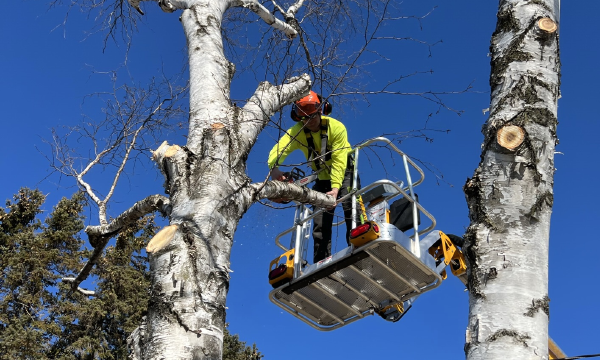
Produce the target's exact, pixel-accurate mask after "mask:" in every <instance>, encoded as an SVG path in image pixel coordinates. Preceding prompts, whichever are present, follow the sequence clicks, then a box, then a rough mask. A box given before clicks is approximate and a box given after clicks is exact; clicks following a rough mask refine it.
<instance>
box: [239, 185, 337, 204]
mask: <svg viewBox="0 0 600 360" xmlns="http://www.w3.org/2000/svg"><path fill="white" fill-rule="evenodd" d="M249 190H250V191H251V193H252V198H253V199H254V201H256V200H260V199H287V200H295V201H298V202H300V203H303V204H311V205H314V206H316V207H319V208H329V207H332V206H334V205H335V203H336V201H335V199H334V198H333V196H330V195H325V194H324V193H321V192H318V191H314V190H311V189H309V188H307V187H304V186H299V185H296V184H292V183H287V182H283V181H267V182H266V183H255V184H250V185H249Z"/></svg>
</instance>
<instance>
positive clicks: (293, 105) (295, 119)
mask: <svg viewBox="0 0 600 360" xmlns="http://www.w3.org/2000/svg"><path fill="white" fill-rule="evenodd" d="M290 117H291V118H292V120H294V121H300V118H299V117H298V115H296V104H292V112H291V113H290Z"/></svg>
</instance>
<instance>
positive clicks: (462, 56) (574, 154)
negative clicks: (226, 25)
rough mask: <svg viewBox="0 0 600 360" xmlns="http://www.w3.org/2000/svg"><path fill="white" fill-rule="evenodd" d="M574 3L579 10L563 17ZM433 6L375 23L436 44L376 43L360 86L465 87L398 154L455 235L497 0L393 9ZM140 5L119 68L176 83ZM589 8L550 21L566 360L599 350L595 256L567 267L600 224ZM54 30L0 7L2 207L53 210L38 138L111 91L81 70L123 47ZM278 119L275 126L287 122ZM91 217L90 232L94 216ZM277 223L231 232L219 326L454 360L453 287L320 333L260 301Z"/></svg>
mask: <svg viewBox="0 0 600 360" xmlns="http://www.w3.org/2000/svg"><path fill="white" fill-rule="evenodd" d="M575 3H577V5H579V6H580V8H573V6H574V5H575ZM146 5H152V4H146ZM435 5H438V7H437V8H436V9H435V11H434V12H433V13H432V14H431V15H430V16H429V17H428V18H427V19H426V20H425V21H424V22H423V30H419V29H418V26H415V24H414V23H413V24H411V23H410V22H407V23H402V24H403V25H397V26H390V27H389V29H385V30H386V31H389V32H390V33H393V34H396V35H397V36H404V34H410V35H411V36H418V37H419V38H420V39H423V40H426V41H428V42H436V41H437V40H443V42H442V43H439V44H437V45H436V46H434V47H433V48H432V50H431V51H432V56H431V57H428V51H427V49H426V48H423V47H418V46H414V45H411V44H404V43H394V44H390V45H391V46H392V47H394V48H393V49H392V50H393V51H392V53H393V55H394V58H393V59H392V61H389V62H387V63H384V64H381V65H380V66H377V67H375V68H372V69H371V70H370V71H371V73H370V76H371V77H372V78H373V79H377V80H380V81H386V80H387V79H388V78H389V77H390V74H395V73H410V72H412V71H415V70H429V69H434V70H435V73H434V74H433V75H428V76H425V77H419V78H417V79H416V80H414V81H412V82H408V83H407V85H406V86H407V87H406V88H405V90H406V91H410V90H411V88H410V86H414V87H415V88H421V89H422V88H426V89H433V90H440V91H441V90H446V91H454V90H460V89H463V88H464V87H466V86H467V85H468V84H470V83H472V84H473V91H472V92H471V93H468V94H461V95H455V96H451V97H448V98H447V99H446V101H447V103H448V104H449V105H450V106H452V107H453V108H455V109H460V110H464V113H463V115H462V116H457V115H456V114H454V113H452V112H450V111H441V112H440V113H439V114H437V115H436V116H434V117H433V118H432V119H431V120H430V121H429V123H428V126H429V127H431V128H434V129H449V130H450V132H448V133H430V134H431V135H433V138H434V140H433V142H427V141H424V140H423V139H416V138H411V139H407V140H405V141H403V142H402V143H401V145H400V148H401V149H402V150H403V151H405V152H406V153H407V154H409V155H411V156H412V157H414V158H417V159H419V160H421V161H423V162H424V163H427V164H429V166H430V167H432V168H436V169H438V171H437V172H436V173H435V174H434V173H432V172H427V173H426V180H425V184H423V185H422V186H420V187H419V188H418V193H419V196H420V200H421V203H422V204H423V205H424V206H425V208H427V209H428V210H429V211H430V212H431V213H432V214H433V215H434V216H435V217H436V219H437V223H438V228H439V229H440V230H443V231H445V232H447V233H454V234H459V235H460V234H463V232H464V230H465V229H466V227H467V226H468V224H469V222H468V216H467V206H466V202H465V199H464V194H463V192H462V190H461V188H462V185H463V184H464V183H465V180H466V179H467V178H468V177H470V176H471V175H472V174H473V171H474V170H475V168H476V167H477V165H478V162H479V155H480V145H481V141H482V135H481V133H480V129H481V125H482V124H483V123H484V121H485V119H486V117H485V115H484V114H483V112H482V110H483V109H485V108H487V107H488V105H489V85H488V77H489V71H490V67H489V57H488V56H487V55H488V52H489V42H490V36H491V34H492V32H493V30H494V28H495V21H496V18H495V16H496V10H497V8H496V7H497V1H480V0H459V1H454V2H449V1H440V0H437V1H431V0H421V1H405V2H404V3H403V4H402V5H401V8H402V9H403V11H405V12H406V14H415V15H421V14H425V13H427V12H428V11H429V10H430V9H431V8H433V7H434V6H435ZM145 9H146V13H147V14H146V16H145V17H144V19H143V23H142V24H141V25H140V28H139V32H138V33H137V34H135V37H134V41H133V46H132V48H131V50H130V52H129V60H128V64H129V66H128V68H127V71H125V73H126V74H130V75H131V76H132V77H133V78H134V79H135V81H137V82H144V81H146V80H147V79H149V78H150V77H151V76H152V75H153V74H156V73H158V72H159V71H161V70H162V69H167V70H166V71H167V72H171V73H175V72H176V71H177V70H179V69H180V68H181V65H182V63H183V62H184V61H185V49H184V47H185V38H184V35H183V32H182V30H181V26H180V23H179V22H178V21H177V17H178V15H177V14H171V15H169V14H165V13H162V12H161V11H159V10H158V9H155V8H154V6H152V7H151V6H146V7H145ZM582 9H585V10H582ZM599 11H600V2H597V1H592V0H582V1H579V2H564V3H563V6H562V14H561V24H560V40H561V61H562V87H561V91H562V98H561V99H560V101H559V122H560V124H559V127H558V137H559V139H560V145H559V146H558V147H557V151H559V152H560V153H559V154H557V155H556V168H557V171H556V176H555V189H554V190H555V197H554V199H555V202H554V212H553V216H552V225H551V238H550V244H551V247H550V280H549V284H550V285H549V286H550V289H549V296H550V299H551V303H550V306H551V314H550V336H551V337H552V338H553V339H554V340H555V341H556V342H557V343H558V344H559V346H560V347H561V348H562V349H563V350H564V351H565V352H566V353H567V354H568V355H571V356H574V355H582V354H595V353H600V347H598V345H597V344H596V340H597V330H596V324H597V323H598V322H599V321H600V308H599V307H598V306H597V302H598V300H597V296H598V290H597V289H598V285H600V284H599V280H598V279H597V276H596V273H595V271H596V268H597V266H595V265H596V264H595V262H594V258H593V257H581V255H582V254H585V253H593V252H594V251H595V247H596V244H597V239H596V237H595V229H594V228H593V227H591V225H593V224H595V223H596V221H598V220H600V217H599V215H600V211H599V210H598V206H597V202H598V200H600V196H599V195H600V194H599V190H598V187H597V186H595V183H596V179H597V178H599V177H600V173H599V171H598V169H597V163H596V162H595V161H594V160H593V159H594V158H595V155H596V154H597V153H598V152H599V150H600V145H598V141H597V140H596V139H595V138H596V134H597V133H598V130H600V126H599V125H598V115H597V111H596V109H595V106H594V104H596V102H597V99H596V95H597V91H596V89H595V87H596V86H595V85H596V84H597V83H598V82H599V80H600V79H599V77H600V76H599V70H598V67H597V65H596V64H597V58H598V55H599V52H600V51H599V50H598V46H597V45H598V42H597V40H593V39H594V36H593V35H592V34H594V33H595V30H596V29H595V25H594V24H595V20H596V19H595V16H596V14H597V13H598V12H599ZM63 20H64V9H61V8H56V9H51V10H49V11H48V9H47V7H46V6H45V5H44V1H36V2H33V1H17V2H12V3H11V11H10V12H9V11H4V12H2V14H1V15H0V30H1V33H2V36H1V37H0V49H1V50H0V68H1V69H2V71H1V72H0V84H1V86H2V87H1V94H0V106H1V108H2V112H0V124H1V125H0V126H1V129H2V130H1V131H0V134H1V137H2V141H3V143H4V144H5V151H4V152H3V154H2V155H1V156H0V165H1V166H2V169H3V170H4V174H5V175H4V176H3V177H2V180H1V184H2V187H1V188H0V189H1V193H0V197H1V198H2V199H8V198H10V197H11V196H12V194H14V193H15V192H17V190H18V189H19V188H20V187H22V186H29V187H39V188H40V189H41V190H42V191H43V192H44V193H47V194H48V196H49V201H48V202H49V204H52V203H55V202H56V201H57V200H58V199H59V198H60V197H62V196H68V195H70V194H71V193H72V192H73V191H74V190H75V187H74V182H73V181H72V180H70V179H65V178H62V179H60V178H59V177H58V176H55V175H53V176H50V177H47V176H48V174H49V170H48V163H47V162H46V160H45V159H44V156H43V153H46V154H47V152H48V148H47V146H45V145H44V142H43V139H48V138H50V128H52V127H56V126H61V125H76V124H78V123H80V122H81V121H82V119H83V117H82V114H88V115H90V116H92V117H93V116H97V111H98V109H97V108H96V109H94V106H96V107H97V105H96V104H95V103H93V102H87V103H83V97H84V96H85V95H86V94H90V93H93V92H97V91H106V90H109V89H110V83H109V82H108V81H106V78H105V77H103V76H99V75H92V74H91V71H90V70H91V69H92V68H93V69H96V70H101V71H106V70H111V69H115V68H116V67H117V66H119V64H122V63H123V59H124V50H125V49H124V47H123V46H122V45H120V46H116V45H115V44H113V43H111V42H109V43H108V46H107V47H106V49H105V50H104V51H103V44H102V35H101V34H94V33H91V34H88V32H89V31H90V29H91V28H92V19H87V18H86V17H85V16H83V15H82V14H78V13H76V12H74V13H72V14H71V15H70V16H69V19H68V21H67V23H66V25H65V26H59V27H57V26H58V25H60V24H61V23H62V22H63ZM404 24H406V25H404ZM53 29H54V30H53ZM123 78H124V79H126V78H127V76H123ZM256 85H257V83H256V81H255V80H254V77H244V76H241V77H240V78H239V79H237V80H236V81H234V84H233V93H234V94H235V96H239V97H242V96H243V95H244V94H250V93H251V92H252V91H253V90H254V88H255V86H256ZM435 110H436V109H435V108H432V107H431V105H430V104H429V103H427V102H426V101H422V100H420V99H418V98H393V97H377V98H370V104H367V103H366V102H364V103H359V104H357V106H356V108H353V109H350V108H346V109H337V108H334V112H333V114H332V116H334V117H336V118H338V119H339V120H341V121H343V122H344V123H345V124H346V126H347V128H348V130H349V137H350V142H351V143H352V144H357V143H360V142H362V141H363V140H365V139H367V138H369V137H372V136H377V135H380V134H382V133H397V132H405V131H410V130H414V129H420V128H423V126H425V120H426V119H427V115H428V114H429V113H431V112H432V111H435ZM288 112H289V110H288V109H286V110H284V113H285V114H287V113H288ZM286 121H287V123H284V124H285V125H287V126H291V125H292V123H291V121H290V120H286ZM276 136H277V134H276V132H273V131H267V132H266V133H264V134H262V135H261V137H260V138H259V141H258V143H257V146H256V147H255V149H254V150H253V152H252V154H251V156H250V158H249V160H248V172H249V175H250V176H251V177H252V178H253V180H255V181H260V180H262V179H263V178H264V176H265V174H266V170H267V169H266V165H265V162H266V157H267V154H268V151H269V149H270V147H271V146H272V144H273V141H274V138H275V137H276ZM169 140H170V141H171V142H176V143H179V144H183V143H184V141H185V139H184V138H183V137H182V136H181V134H173V135H172V136H170V137H169ZM362 165H365V166H366V165H367V164H366V163H363V164H362ZM362 165H361V166H362ZM386 167H387V171H388V172H389V173H390V174H392V176H394V174H395V172H399V171H401V169H400V168H398V167H393V166H392V165H391V164H390V163H388V164H386ZM361 171H362V172H363V173H364V174H365V175H364V176H365V178H368V177H373V178H376V177H380V176H383V172H382V170H381V169H380V168H378V167H377V166H374V167H373V168H371V167H368V166H366V167H365V168H363V167H361ZM436 174H438V175H439V174H442V175H443V179H442V180H440V181H436ZM162 182H163V179H162V177H161V175H160V174H159V173H158V171H157V170H156V169H155V168H153V166H152V165H149V166H146V167H143V168H141V169H137V173H136V174H134V175H131V176H129V177H127V178H125V179H123V180H122V181H121V182H120V184H119V191H118V192H117V194H116V195H115V199H114V201H115V202H114V203H113V205H112V207H111V208H110V215H113V216H115V215H118V213H119V211H120V210H122V209H124V208H126V207H128V206H129V205H131V204H132V203H133V202H135V201H136V200H139V199H141V198H143V197H145V196H147V195H149V194H153V193H162V188H161V185H162ZM363 185H364V183H363ZM91 223H92V224H96V223H97V222H96V221H95V219H92V220H91ZM291 224H292V214H291V213H290V212H289V211H287V212H286V211H275V210H273V209H270V208H267V207H264V206H261V205H255V206H254V207H253V208H252V209H251V210H250V211H249V212H248V213H247V214H246V215H245V216H244V218H243V219H242V221H241V222H240V225H239V227H238V231H237V233H236V236H235V244H234V248H233V252H232V258H231V261H232V265H231V267H232V269H233V270H234V272H233V273H232V275H231V287H230V293H229V297H228V308H229V310H228V315H227V321H228V322H229V323H230V324H231V331H232V332H234V333H239V334H240V336H241V338H242V339H243V340H245V341H247V342H249V343H252V342H255V343H257V345H258V347H259V349H260V350H261V352H263V354H265V358H266V359H279V358H283V357H284V356H285V357H286V358H287V359H290V360H294V359H307V358H310V359H337V358H346V359H371V358H384V357H386V358H400V357H402V358H407V359H429V358H437V357H439V356H443V357H445V358H447V359H461V358H464V353H463V345H464V334H465V329H466V325H467V313H468V294H467V293H466V292H464V286H463V285H462V284H461V283H460V282H459V281H458V280H457V279H454V278H452V277H451V278H449V280H447V281H446V282H444V284H442V285H441V286H440V287H439V288H438V289H436V290H434V291H432V292H429V293H427V294H425V295H423V296H422V297H421V298H419V299H418V301H417V302H416V303H415V305H414V306H413V308H412V309H411V311H410V312H409V313H408V314H407V315H406V316H405V317H404V318H403V319H402V320H401V321H400V322H398V323H395V324H392V323H387V322H384V321H383V320H381V319H379V318H378V317H374V316H373V317H369V318H367V319H364V320H361V321H358V322H356V323H353V324H351V325H348V326H347V327H344V328H342V329H339V330H336V331H333V332H330V333H324V332H319V331H316V330H313V329H312V328H310V327H308V326H307V325H305V324H304V323H301V322H300V321H298V320H296V319H295V318H293V317H292V316H291V315H289V314H287V313H284V312H283V311H282V310H280V309H279V308H277V307H276V306H274V305H272V304H271V303H270V302H269V300H268V297H267V295H268V292H269V291H270V286H269V284H268V282H267V269H268V264H269V262H270V261H271V260H272V259H273V258H274V257H276V256H277V255H278V254H279V253H280V251H279V249H278V248H277V247H276V246H275V244H274V242H273V239H274V237H275V235H276V234H277V233H279V232H281V231H283V230H284V229H286V228H287V227H289V226H291ZM339 243H340V244H341V243H343V240H341V239H340V240H339ZM334 244H335V242H334ZM337 249H338V250H340V249H341V245H338V248H337Z"/></svg>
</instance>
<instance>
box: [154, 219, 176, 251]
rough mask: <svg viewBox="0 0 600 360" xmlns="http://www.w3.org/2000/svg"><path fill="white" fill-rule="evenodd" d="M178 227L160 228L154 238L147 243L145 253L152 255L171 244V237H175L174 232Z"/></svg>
mask: <svg viewBox="0 0 600 360" xmlns="http://www.w3.org/2000/svg"><path fill="white" fill-rule="evenodd" d="M177 228H178V225H177V224H175V225H169V226H165V227H164V228H162V229H161V230H160V231H159V232H158V233H157V234H156V235H154V237H153V238H152V239H151V240H150V242H148V246H146V251H147V252H149V253H154V252H156V251H158V250H160V249H162V248H164V247H165V246H167V244H169V243H170V242H171V240H173V237H174V236H175V232H176V231H177Z"/></svg>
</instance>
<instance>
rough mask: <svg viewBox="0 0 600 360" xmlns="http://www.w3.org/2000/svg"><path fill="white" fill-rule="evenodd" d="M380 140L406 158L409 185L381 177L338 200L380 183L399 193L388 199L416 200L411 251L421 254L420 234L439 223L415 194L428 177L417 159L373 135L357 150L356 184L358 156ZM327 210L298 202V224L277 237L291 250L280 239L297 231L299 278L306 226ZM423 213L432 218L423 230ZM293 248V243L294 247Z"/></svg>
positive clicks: (356, 194)
mask: <svg viewBox="0 0 600 360" xmlns="http://www.w3.org/2000/svg"><path fill="white" fill-rule="evenodd" d="M376 142H383V143H385V144H387V146H389V148H390V149H391V150H393V151H395V152H396V153H398V154H399V155H400V156H401V157H402V161H403V164H404V171H405V173H406V181H407V186H406V187H404V183H403V182H402V181H399V182H393V181H391V180H387V179H382V180H378V181H375V182H373V183H371V184H369V185H367V186H365V187H364V188H361V189H356V188H353V189H352V190H351V191H349V192H348V194H347V195H345V196H343V197H342V198H340V199H339V200H338V201H337V202H338V203H341V202H343V201H344V200H345V199H347V198H348V197H350V196H358V195H361V194H363V193H365V192H367V191H369V190H371V189H373V188H375V187H376V186H379V185H389V186H392V187H393V188H394V189H395V190H396V192H393V193H391V194H390V195H388V196H386V197H385V200H386V201H387V200H389V199H391V198H394V197H396V196H398V195H402V196H404V197H405V198H406V199H407V200H408V201H410V202H411V203H412V206H413V212H412V213H413V230H414V233H413V234H412V235H411V236H410V238H411V240H412V244H411V245H412V246H411V248H412V249H411V252H412V253H413V254H415V256H417V257H420V256H421V254H420V252H421V250H420V246H419V236H420V235H423V234H424V233H427V232H429V231H431V230H433V229H434V228H435V226H436V221H435V218H434V217H433V216H432V215H431V214H430V213H429V212H428V211H427V210H425V208H423V206H421V204H419V203H418V202H417V201H416V197H415V193H414V188H415V187H416V186H417V185H419V184H421V183H422V182H423V180H424V179H425V174H424V173H423V170H421V168H420V167H419V166H418V165H417V164H415V162H414V161H412V160H411V159H410V158H409V157H408V156H407V155H406V154H405V153H404V152H402V151H401V150H400V149H398V147H396V146H395V145H394V144H393V143H392V142H391V141H390V140H389V139H387V138H385V137H377V138H373V139H369V140H367V141H365V142H364V143H362V144H360V145H358V146H357V147H356V148H355V149H354V150H353V151H354V174H353V185H354V186H356V184H357V180H358V155H359V151H360V150H362V149H364V148H366V147H368V146H369V145H371V144H373V143H376ZM410 167H412V168H413V169H415V170H416V171H417V172H418V174H419V178H418V179H417V180H416V181H414V182H413V181H412V178H411V175H410ZM323 211H324V209H319V210H317V211H312V210H311V209H310V208H309V207H308V206H307V205H305V204H300V203H298V206H297V208H296V214H295V217H294V226H292V227H291V228H289V229H287V230H285V231H283V232H281V233H280V234H279V235H277V237H276V238H275V244H276V245H277V246H279V247H280V248H281V249H282V250H284V251H287V250H289V249H288V248H287V247H285V246H284V245H283V244H281V242H280V241H279V240H280V239H281V237H283V236H285V235H287V234H289V233H291V232H293V231H294V230H295V231H296V234H295V235H296V236H295V239H292V240H293V241H292V242H293V243H294V248H295V256H294V278H297V277H298V276H300V266H301V264H302V260H303V254H302V243H303V240H304V239H302V237H303V236H304V237H306V236H307V235H306V234H307V232H308V230H310V226H308V227H307V226H306V224H307V223H308V221H310V220H312V219H313V218H314V217H315V216H317V215H319V214H320V213H322V212H323ZM356 211H357V209H356V201H353V202H352V225H353V228H354V227H356ZM419 211H420V212H421V213H422V214H423V215H424V216H426V217H427V218H429V219H430V220H431V225H429V226H428V227H427V228H425V229H423V230H419V221H418V212H419ZM343 222H344V220H342V221H340V222H338V223H335V224H334V226H338V225H340V224H341V223H343ZM290 248H291V246H290Z"/></svg>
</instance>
